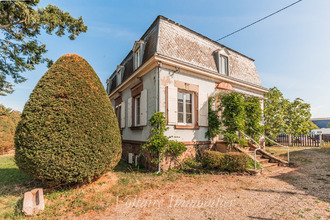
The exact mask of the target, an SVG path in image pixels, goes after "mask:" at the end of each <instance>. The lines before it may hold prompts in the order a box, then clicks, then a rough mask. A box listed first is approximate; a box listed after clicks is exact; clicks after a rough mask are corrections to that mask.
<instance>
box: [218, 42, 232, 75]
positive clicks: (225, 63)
mask: <svg viewBox="0 0 330 220" xmlns="http://www.w3.org/2000/svg"><path fill="white" fill-rule="evenodd" d="M229 55H230V54H229V52H228V50H227V49H226V48H222V49H218V50H216V51H215V59H216V63H217V67H218V72H219V73H221V74H224V75H227V76H229Z"/></svg>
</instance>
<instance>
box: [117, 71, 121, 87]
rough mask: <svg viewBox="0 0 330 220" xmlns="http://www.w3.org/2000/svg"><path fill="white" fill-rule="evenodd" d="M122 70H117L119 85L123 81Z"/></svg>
mask: <svg viewBox="0 0 330 220" xmlns="http://www.w3.org/2000/svg"><path fill="white" fill-rule="evenodd" d="M121 78H122V77H121V70H118V71H117V86H119V85H120V83H121Z"/></svg>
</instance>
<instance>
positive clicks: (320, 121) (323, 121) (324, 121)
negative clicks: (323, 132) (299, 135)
mask: <svg viewBox="0 0 330 220" xmlns="http://www.w3.org/2000/svg"><path fill="white" fill-rule="evenodd" d="M310 121H311V122H313V123H314V124H316V125H317V126H318V127H319V128H328V126H329V123H330V118H311V119H310Z"/></svg>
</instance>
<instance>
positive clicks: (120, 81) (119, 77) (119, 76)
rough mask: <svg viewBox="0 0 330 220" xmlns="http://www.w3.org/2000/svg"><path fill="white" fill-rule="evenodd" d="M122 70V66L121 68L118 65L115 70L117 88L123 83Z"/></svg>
mask: <svg viewBox="0 0 330 220" xmlns="http://www.w3.org/2000/svg"><path fill="white" fill-rule="evenodd" d="M124 69H125V67H124V66H121V65H118V66H117V70H116V75H117V76H116V81H117V82H116V83H117V86H119V85H120V84H121V83H122V81H123V75H124Z"/></svg>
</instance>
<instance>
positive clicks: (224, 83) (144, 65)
mask: <svg viewBox="0 0 330 220" xmlns="http://www.w3.org/2000/svg"><path fill="white" fill-rule="evenodd" d="M222 90H231V91H236V92H241V93H245V94H249V95H253V96H257V97H260V99H261V100H262V99H263V95H264V94H265V93H266V92H267V89H265V88H264V87H263V86H262V84H261V81H260V78H259V75H258V72H257V69H256V67H255V65H254V60H253V59H251V58H249V57H247V56H245V55H243V54H241V53H239V52H237V51H235V50H233V49H230V48H228V47H226V46H224V45H222V44H220V43H218V42H215V41H213V40H211V39H209V38H207V37H205V36H203V35H201V34H199V33H197V32H195V31H193V30H190V29H189V28H186V27H184V26H182V25H180V24H178V23H176V22H174V21H172V20H170V19H168V18H165V17H163V16H158V17H157V18H156V20H155V21H154V22H153V23H152V24H151V26H150V27H149V28H148V30H147V31H146V32H145V33H144V34H143V36H142V37H141V38H140V39H139V40H137V41H135V43H134V45H133V47H132V51H130V52H129V53H128V55H127V56H126V57H125V59H124V60H123V61H122V62H121V63H120V64H119V65H118V66H117V68H116V70H115V71H114V72H113V74H112V75H111V76H110V78H109V79H108V80H107V92H108V94H109V98H110V100H111V103H112V105H113V107H114V109H115V112H116V115H117V118H118V122H119V126H120V129H121V132H122V140H123V141H122V143H123V156H122V157H123V159H125V160H128V161H129V162H133V160H134V158H135V156H137V155H138V154H139V152H140V149H141V145H142V144H143V143H145V142H146V140H147V139H148V137H149V134H150V133H149V132H150V126H149V125H148V120H149V119H150V117H151V116H152V114H153V113H155V112H157V111H160V112H164V113H165V115H166V118H167V126H168V128H169V129H168V131H166V135H167V136H171V137H172V139H175V140H177V141H180V142H183V143H184V144H185V145H186V146H187V148H188V150H187V152H185V155H184V157H193V156H195V154H196V147H198V149H200V150H204V149H207V148H210V146H212V142H211V140H209V139H208V138H206V137H205V132H206V131H207V129H208V97H210V96H212V95H214V94H216V93H218V92H220V91H222Z"/></svg>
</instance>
